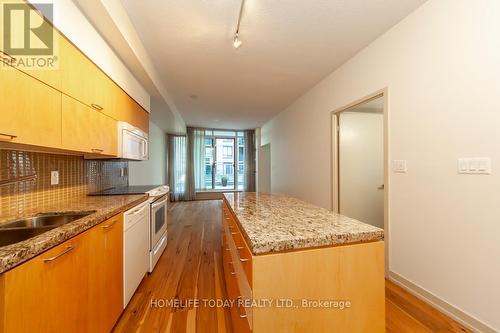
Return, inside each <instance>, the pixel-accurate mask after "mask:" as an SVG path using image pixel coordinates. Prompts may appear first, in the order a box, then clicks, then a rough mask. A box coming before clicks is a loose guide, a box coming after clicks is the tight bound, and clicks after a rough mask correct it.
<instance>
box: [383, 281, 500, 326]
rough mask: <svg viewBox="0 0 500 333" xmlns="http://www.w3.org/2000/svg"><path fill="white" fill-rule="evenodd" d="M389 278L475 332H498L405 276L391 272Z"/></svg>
mask: <svg viewBox="0 0 500 333" xmlns="http://www.w3.org/2000/svg"><path fill="white" fill-rule="evenodd" d="M389 280H391V281H392V282H394V283H395V284H397V285H399V286H400V287H402V288H404V289H406V290H408V292H410V293H411V294H413V295H414V296H415V297H417V298H420V299H421V300H423V301H425V302H426V303H429V304H431V305H432V306H433V307H435V308H436V309H438V310H439V311H441V312H443V313H445V314H446V315H448V316H450V317H451V318H453V319H454V320H456V321H457V322H459V323H460V324H462V325H464V326H465V327H467V328H468V329H470V330H472V331H474V332H478V333H498V331H497V330H495V329H493V328H491V327H490V326H488V325H486V324H485V323H483V322H481V321H479V320H477V319H476V318H474V317H472V316H470V315H468V314H466V313H465V312H463V311H462V310H459V309H457V308H456V307H454V306H453V305H451V304H449V303H447V302H445V301H443V300H442V299H440V298H439V297H437V296H436V295H434V294H432V293H430V292H428V291H427V290H425V289H423V288H422V287H419V286H417V285H416V284H414V283H413V282H410V281H408V280H407V279H405V278H404V277H402V276H401V275H399V274H397V273H394V272H389Z"/></svg>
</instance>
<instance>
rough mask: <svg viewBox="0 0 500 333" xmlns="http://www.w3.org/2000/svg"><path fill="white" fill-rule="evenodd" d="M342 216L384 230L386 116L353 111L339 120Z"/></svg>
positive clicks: (343, 113)
mask: <svg viewBox="0 0 500 333" xmlns="http://www.w3.org/2000/svg"><path fill="white" fill-rule="evenodd" d="M338 125H339V133H338V134H339V135H338V154H339V155H338V166H339V169H338V172H339V173H338V184H339V185H338V186H339V187H338V190H339V197H338V199H339V202H338V205H339V212H340V214H342V215H346V216H348V217H352V218H355V219H357V220H360V221H362V222H365V223H368V224H371V225H373V226H376V227H379V228H384V115H383V110H382V109H380V110H371V111H370V112H365V111H356V110H355V109H351V110H349V111H346V112H341V113H340V114H339V116H338Z"/></svg>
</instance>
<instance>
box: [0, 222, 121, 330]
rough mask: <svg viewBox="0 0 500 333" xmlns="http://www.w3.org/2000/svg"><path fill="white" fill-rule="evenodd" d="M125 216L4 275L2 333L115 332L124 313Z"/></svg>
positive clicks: (0, 311)
mask: <svg viewBox="0 0 500 333" xmlns="http://www.w3.org/2000/svg"><path fill="white" fill-rule="evenodd" d="M122 226H123V216H122V215H121V214H120V215H117V216H115V217H113V218H111V219H109V220H107V221H105V222H103V223H101V224H99V225H97V226H95V227H94V228H92V229H90V230H88V231H86V232H84V233H82V234H80V235H78V236H76V237H74V238H72V239H70V240H68V241H66V242H64V243H62V244H60V245H58V246H56V247H54V248H53V249H51V250H49V251H47V252H44V253H43V254H40V255H38V256H37V257H35V258H33V259H31V260H29V261H27V262H26V263H24V264H22V265H20V266H18V267H16V268H14V269H12V270H10V271H8V272H5V273H3V274H1V275H0V332H2V333H8V332H20V333H22V332H26V333H28V332H46V333H59V332H72V333H78V332H89V333H90V332H92V333H100V332H103V333H105V332H106V333H107V332H109V331H110V330H111V329H112V327H113V325H114V324H115V322H116V320H117V319H118V317H119V316H120V313H121V309H122V304H123V301H122V283H123V282H122V281H123V273H122V269H121V267H122V253H123V252H122V243H123V239H122V238H123V229H122Z"/></svg>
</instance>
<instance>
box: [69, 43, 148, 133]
mask: <svg viewBox="0 0 500 333" xmlns="http://www.w3.org/2000/svg"><path fill="white" fill-rule="evenodd" d="M61 39H62V40H61V42H60V54H61V57H60V58H61V60H60V66H61V78H62V79H61V80H62V82H61V91H62V92H63V93H65V94H66V95H68V96H71V97H73V98H74V99H76V100H79V101H80V102H82V103H84V104H86V105H87V106H90V107H92V108H93V109H95V110H98V111H100V112H101V113H104V114H106V115H108V116H110V117H112V118H113V119H115V120H119V121H125V122H128V123H130V124H132V125H134V126H136V127H139V128H141V129H142V130H144V131H145V132H148V129H149V113H147V112H146V111H145V110H144V109H143V108H142V107H141V106H140V105H139V104H137V102H135V101H134V100H133V99H132V98H131V97H130V96H129V95H127V93H125V92H124V91H123V90H122V89H121V88H120V87H119V86H118V85H117V84H115V83H114V82H113V80H111V79H110V78H109V77H108V76H107V75H106V74H104V72H102V71H101V70H100V69H99V68H98V67H97V66H96V65H95V64H94V63H92V61H90V60H89V59H88V58H87V57H86V56H85V55H84V54H83V53H81V52H80V51H79V50H78V49H77V48H76V47H75V46H74V45H73V44H71V43H70V42H69V41H68V40H66V39H65V38H61Z"/></svg>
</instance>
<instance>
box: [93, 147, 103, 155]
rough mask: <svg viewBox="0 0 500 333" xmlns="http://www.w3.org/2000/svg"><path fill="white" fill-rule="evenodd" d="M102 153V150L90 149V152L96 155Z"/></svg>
mask: <svg viewBox="0 0 500 333" xmlns="http://www.w3.org/2000/svg"><path fill="white" fill-rule="evenodd" d="M103 151H104V149H98V148H92V152H93V153H97V154H100V153H102V152H103Z"/></svg>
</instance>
